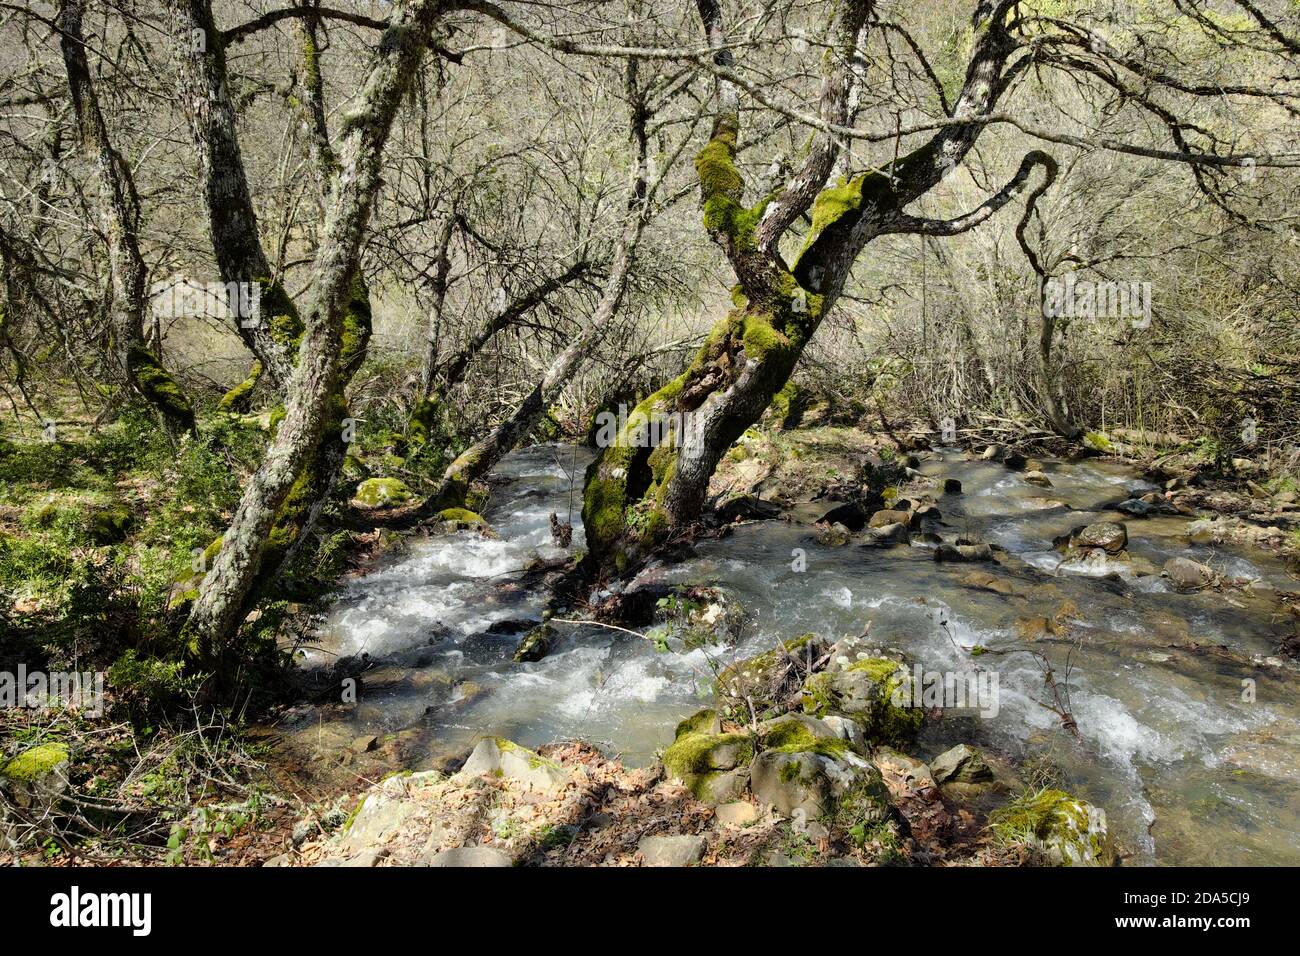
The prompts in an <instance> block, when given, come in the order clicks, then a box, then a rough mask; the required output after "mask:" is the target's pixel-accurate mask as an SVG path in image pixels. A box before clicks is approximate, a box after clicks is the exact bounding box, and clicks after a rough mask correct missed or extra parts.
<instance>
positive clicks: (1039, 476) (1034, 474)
mask: <svg viewBox="0 0 1300 956" xmlns="http://www.w3.org/2000/svg"><path fill="white" fill-rule="evenodd" d="M1025 481H1027V482H1029V484H1031V485H1037V486H1038V487H1040V488H1050V487H1052V479H1050V478H1048V477H1047V475H1045V474H1043V473H1042V472H1041V471H1027V472H1025Z"/></svg>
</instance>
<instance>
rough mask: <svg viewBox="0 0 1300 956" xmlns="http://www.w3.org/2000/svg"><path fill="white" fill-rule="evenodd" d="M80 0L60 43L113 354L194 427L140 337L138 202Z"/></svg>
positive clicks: (188, 428) (141, 386) (169, 417)
mask: <svg viewBox="0 0 1300 956" xmlns="http://www.w3.org/2000/svg"><path fill="white" fill-rule="evenodd" d="M84 8H85V4H84V0H65V2H64V5H63V9H62V10H61V11H60V13H59V28H60V32H61V36H60V45H61V47H62V50H63V64H64V68H65V69H66V71H67V75H68V90H69V92H70V93H71V97H72V109H73V113H74V114H75V116H76V120H77V128H78V131H79V133H80V139H81V145H82V149H83V151H84V152H85V154H86V158H87V159H89V160H90V162H91V163H92V164H93V167H94V169H95V175H96V178H97V179H98V180H99V202H98V204H97V205H98V207H99V214H100V219H101V223H102V226H103V229H104V237H105V240H106V241H107V243H108V262H109V278H110V281H111V283H112V287H113V298H112V303H111V305H110V309H111V318H112V330H113V331H112V335H113V340H112V354H113V359H114V361H115V362H116V364H117V366H118V370H119V372H120V374H121V375H122V376H123V378H124V380H125V381H126V382H127V383H128V385H129V386H130V387H131V388H134V389H135V390H136V391H137V392H139V393H140V394H141V395H143V396H144V397H145V399H147V400H148V401H149V403H150V404H152V405H153V406H154V408H155V409H157V411H158V412H159V414H160V415H161V416H162V419H163V423H164V425H165V427H166V428H167V431H168V433H169V434H171V435H173V436H175V435H176V434H178V433H183V432H193V431H194V409H193V407H192V406H191V405H190V401H189V399H188V398H187V397H186V396H185V393H184V392H183V391H182V390H181V388H180V386H179V385H177V384H176V381H175V379H173V378H172V377H171V375H170V374H168V372H167V370H166V369H165V368H163V366H162V363H161V362H160V361H159V360H158V358H157V356H155V355H154V354H153V353H152V352H150V351H149V349H148V348H146V347H145V343H144V316H145V305H146V288H145V287H146V283H147V271H146V269H145V264H144V259H143V257H142V256H141V255H140V243H139V238H138V234H137V229H138V226H139V220H140V203H139V198H138V197H137V195H136V190H135V180H134V178H133V177H132V175H131V170H130V167H128V166H127V164H126V162H125V160H123V159H122V156H121V155H120V154H119V153H118V151H117V150H116V149H114V148H113V144H112V142H111V141H110V140H109V136H108V128H107V127H106V126H105V125H104V117H103V114H102V113H101V112H100V109H99V98H98V96H97V95H96V92H95V84H94V80H93V79H92V77H91V73H90V64H89V61H88V60H87V57H86V46H85V40H84V38H83V36H82V17H83V15H84Z"/></svg>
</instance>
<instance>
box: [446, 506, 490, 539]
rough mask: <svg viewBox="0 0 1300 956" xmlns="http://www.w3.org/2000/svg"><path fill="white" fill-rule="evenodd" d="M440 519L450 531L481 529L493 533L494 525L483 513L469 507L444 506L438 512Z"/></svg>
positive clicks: (486, 532) (485, 532)
mask: <svg viewBox="0 0 1300 956" xmlns="http://www.w3.org/2000/svg"><path fill="white" fill-rule="evenodd" d="M438 520H439V521H441V522H442V524H443V527H444V529H446V530H448V531H481V532H483V533H484V534H493V533H494V532H493V531H492V526H491V525H490V524H488V523H487V521H485V520H484V519H483V517H482V516H481V515H478V514H475V513H474V512H473V511H470V510H469V509H468V508H444V509H443V510H442V511H439V512H438Z"/></svg>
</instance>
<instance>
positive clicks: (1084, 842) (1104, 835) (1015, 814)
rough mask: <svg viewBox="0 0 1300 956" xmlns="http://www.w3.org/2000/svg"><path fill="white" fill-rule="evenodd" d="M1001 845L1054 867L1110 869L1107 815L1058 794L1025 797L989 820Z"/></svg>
mask: <svg viewBox="0 0 1300 956" xmlns="http://www.w3.org/2000/svg"><path fill="white" fill-rule="evenodd" d="M989 819H990V829H992V831H993V833H994V834H995V836H996V837H998V838H999V839H1001V840H1002V841H1004V842H1007V843H1012V844H1018V845H1021V846H1024V847H1027V848H1028V849H1029V850H1030V851H1031V852H1032V853H1033V854H1034V855H1035V856H1037V857H1039V858H1040V859H1041V860H1043V861H1045V862H1047V863H1051V864H1054V865H1057V866H1111V865H1113V864H1114V862H1115V848H1114V843H1113V841H1112V839H1111V836H1110V832H1109V830H1108V828H1107V825H1106V811H1104V810H1102V809H1101V808H1100V807H1094V806H1093V805H1092V804H1090V803H1086V802H1084V801H1083V800H1077V799H1075V798H1074V797H1072V796H1070V795H1069V794H1068V793H1064V792H1063V791H1060V790H1050V789H1049V790H1040V791H1031V792H1027V793H1025V794H1024V795H1023V796H1021V797H1020V798H1019V799H1017V800H1013V801H1012V802H1011V803H1010V804H1008V805H1007V806H1005V807H1003V808H1001V809H1000V810H998V811H997V812H995V813H994V814H992V815H991V816H990V818H989Z"/></svg>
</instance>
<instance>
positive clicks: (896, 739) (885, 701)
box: [803, 642, 925, 745]
mask: <svg viewBox="0 0 1300 956" xmlns="http://www.w3.org/2000/svg"><path fill="white" fill-rule="evenodd" d="M836 648H837V649H838V650H833V651H832V652H831V654H832V658H831V662H830V665H829V666H828V667H827V669H826V670H824V671H821V672H820V673H815V674H812V675H811V676H809V677H808V678H807V680H806V681H805V682H804V685H803V710H804V713H807V714H812V715H815V716H817V717H825V716H828V715H838V716H843V717H847V718H850V719H852V720H854V721H856V722H857V723H858V724H859V725H860V726H861V728H862V734H863V736H864V738H865V739H866V740H867V741H868V742H869V743H871V744H873V745H874V744H895V745H897V744H903V743H906V742H907V741H909V740H911V739H912V738H913V737H915V736H916V733H917V731H918V730H920V729H921V724H922V723H924V721H925V711H924V710H923V709H922V708H921V707H919V706H912V705H913V704H914V703H916V700H915V697H916V695H914V694H913V693H912V692H911V691H912V687H911V685H912V675H911V673H910V672H909V670H908V667H907V664H906V663H905V662H904V661H901V660H897V659H895V658H893V657H888V656H883V652H880V651H875V650H867V649H865V648H863V647H861V646H860V645H857V644H854V645H852V646H849V645H846V643H845V642H841V643H840V644H837V645H836Z"/></svg>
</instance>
